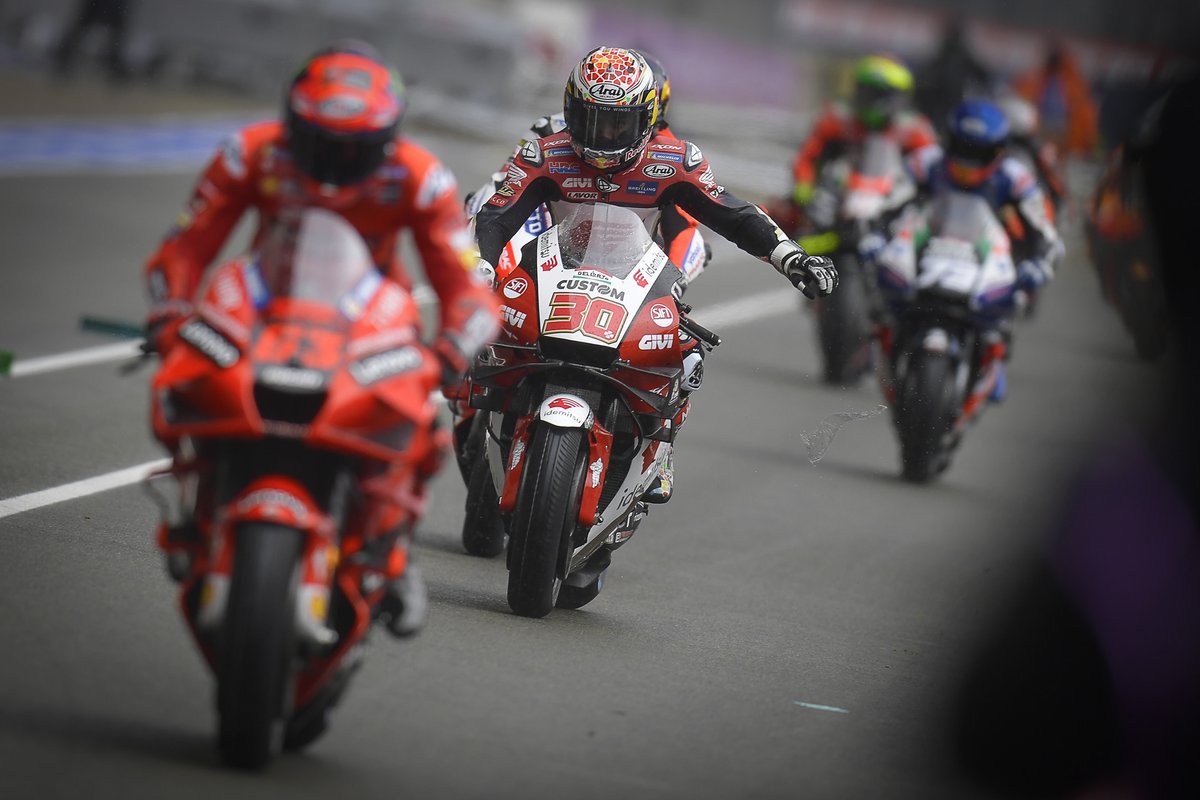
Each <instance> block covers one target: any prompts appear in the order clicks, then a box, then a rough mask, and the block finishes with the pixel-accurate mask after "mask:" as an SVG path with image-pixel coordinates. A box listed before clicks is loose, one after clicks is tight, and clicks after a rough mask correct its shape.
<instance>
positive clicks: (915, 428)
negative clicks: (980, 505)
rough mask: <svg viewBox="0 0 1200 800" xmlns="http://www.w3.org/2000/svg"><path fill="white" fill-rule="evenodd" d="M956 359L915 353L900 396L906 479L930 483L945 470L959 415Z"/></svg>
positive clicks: (902, 447)
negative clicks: (948, 449) (949, 435)
mask: <svg viewBox="0 0 1200 800" xmlns="http://www.w3.org/2000/svg"><path fill="white" fill-rule="evenodd" d="M954 381H955V374H954V362H953V361H952V360H951V359H950V357H949V356H947V355H945V354H942V353H928V352H924V351H921V352H917V353H915V354H913V356H912V358H911V360H910V362H909V365H908V369H907V370H906V371H905V376H904V382H903V385H902V386H901V390H900V391H901V395H900V409H899V410H900V415H899V429H900V461H901V464H902V474H903V477H904V479H905V480H908V481H913V482H916V483H927V482H929V481H931V480H933V478H934V477H935V476H936V475H937V474H938V473H939V472H941V471H942V469H944V468H945V465H946V459H947V458H948V457H949V453H948V452H947V448H946V439H947V438H948V434H949V433H950V430H951V428H952V427H953V425H954V419H955V416H956V415H957V411H958V404H957V397H958V391H957V389H956V387H955V383H954Z"/></svg>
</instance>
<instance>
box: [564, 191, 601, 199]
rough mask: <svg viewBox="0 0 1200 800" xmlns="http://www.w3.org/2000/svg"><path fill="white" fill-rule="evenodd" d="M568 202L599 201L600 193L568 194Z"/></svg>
mask: <svg viewBox="0 0 1200 800" xmlns="http://www.w3.org/2000/svg"><path fill="white" fill-rule="evenodd" d="M567 199H568V200H599V199H600V193H599V192H567Z"/></svg>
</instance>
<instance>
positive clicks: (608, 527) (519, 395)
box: [464, 204, 720, 617]
mask: <svg viewBox="0 0 1200 800" xmlns="http://www.w3.org/2000/svg"><path fill="white" fill-rule="evenodd" d="M680 277H681V274H680V271H679V270H678V269H677V268H676V267H675V266H674V264H672V263H671V261H670V260H669V259H668V258H667V255H666V253H664V252H663V251H662V249H661V248H659V247H658V246H657V245H656V244H655V243H654V241H653V240H652V239H651V237H650V235H649V233H648V232H647V230H646V227H645V225H644V224H643V221H642V219H641V218H640V217H639V216H638V215H637V214H636V213H634V212H633V211H631V210H629V209H626V208H621V207H617V206H610V205H604V204H580V205H574V206H571V207H570V208H569V210H568V212H567V213H566V215H565V218H564V219H563V220H562V221H561V222H560V223H559V224H558V225H555V226H554V227H552V228H550V229H549V230H547V231H546V232H544V233H542V234H541V235H539V236H538V237H537V238H536V240H534V241H531V242H529V243H528V244H527V245H525V247H524V248H523V249H522V252H521V254H520V259H519V263H518V264H517V266H516V268H515V269H514V270H513V271H512V272H511V273H510V274H508V275H507V276H504V277H501V278H500V281H499V283H498V285H497V291H498V292H499V293H500V295H501V300H502V302H503V303H504V307H503V314H504V327H503V329H502V331H501V340H500V341H498V342H497V343H496V344H494V345H493V346H492V347H491V348H490V349H489V351H488V353H487V356H486V357H485V359H484V360H483V363H481V364H480V365H478V366H477V367H476V368H475V369H474V370H473V371H472V374H471V383H472V388H471V395H470V403H471V406H472V407H473V408H476V409H480V410H481V411H482V412H486V413H478V414H476V415H475V422H474V424H475V426H476V431H475V433H476V434H477V435H478V436H479V441H480V446H479V447H478V449H477V450H476V451H475V452H476V453H478V454H479V456H478V457H477V458H476V459H475V462H474V464H473V469H472V471H471V475H470V477H469V481H468V502H467V511H468V513H467V518H466V521H465V523H464V544H467V543H469V542H473V543H474V544H475V545H476V546H477V549H476V550H473V552H482V551H485V550H487V549H488V548H489V547H490V548H493V549H494V551H495V552H498V551H499V549H501V548H503V537H504V536H505V535H506V534H507V536H508V537H509V544H508V570H509V579H508V602H509V605H510V606H511V607H512V609H513V611H514V612H516V613H517V614H520V615H523V616H529V617H542V616H545V615H546V614H548V613H549V612H550V611H551V609H553V608H554V607H555V606H556V605H557V606H558V607H565V608H579V607H580V606H583V605H584V604H586V603H588V602H590V601H591V600H592V599H594V598H595V597H596V596H597V594H599V592H600V589H601V587H602V585H603V580H604V574H605V571H606V570H607V568H608V565H609V563H610V557H611V553H612V551H613V550H615V549H616V548H618V547H619V546H621V545H622V544H623V543H624V542H625V541H627V540H628V539H629V537H630V536H631V535H632V534H633V532H634V530H635V529H636V528H637V526H638V524H639V523H640V522H641V520H642V518H643V517H644V516H645V514H646V506H645V504H644V503H642V502H641V499H642V497H643V495H645V493H646V491H647V490H648V489H649V488H650V486H651V485H652V483H653V482H654V481H655V480H656V479H657V477H658V470H659V467H660V466H661V465H662V464H663V463H664V461H665V460H666V458H667V455H668V453H669V445H670V443H671V442H672V441H673V440H674V438H675V436H676V434H677V432H678V430H679V426H680V424H681V423H682V422H683V419H684V418H685V416H686V414H687V408H688V401H687V396H686V392H685V391H684V387H683V379H684V370H683V366H682V361H683V356H682V353H681V350H680V334H681V333H684V334H686V335H689V336H691V337H692V338H694V339H697V340H699V341H700V342H702V343H703V345H702V346H707V347H709V348H711V347H715V346H716V345H718V344H719V343H720V340H719V339H718V337H717V336H716V335H714V334H713V333H711V332H710V331H707V330H705V329H704V328H702V327H700V326H699V325H697V324H695V323H693V322H691V321H690V320H688V319H687V317H686V316H685V315H684V312H685V311H686V310H687V306H686V305H683V304H682V303H679V302H678V301H677V300H676V298H675V297H674V296H673V294H672V289H673V287H675V285H676V283H677V282H678V281H679V280H680ZM468 549H469V550H472V548H471V547H470V546H468Z"/></svg>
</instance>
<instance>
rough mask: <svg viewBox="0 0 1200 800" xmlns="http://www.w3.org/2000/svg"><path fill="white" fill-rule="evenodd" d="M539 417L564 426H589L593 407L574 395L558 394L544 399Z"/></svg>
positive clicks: (539, 410)
mask: <svg viewBox="0 0 1200 800" xmlns="http://www.w3.org/2000/svg"><path fill="white" fill-rule="evenodd" d="M538 419H540V420H542V421H544V422H548V423H550V424H551V425H557V426H560V427H564V428H588V427H591V424H592V409H591V407H590V406H588V404H587V403H585V402H583V401H582V400H580V399H579V398H578V397H575V396H574V395H569V394H556V395H554V396H553V397H549V398H547V399H545V400H543V401H542V405H541V408H539V409H538Z"/></svg>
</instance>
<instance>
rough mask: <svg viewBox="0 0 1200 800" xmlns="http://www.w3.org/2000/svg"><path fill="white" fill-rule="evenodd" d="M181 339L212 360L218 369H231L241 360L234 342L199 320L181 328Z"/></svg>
mask: <svg viewBox="0 0 1200 800" xmlns="http://www.w3.org/2000/svg"><path fill="white" fill-rule="evenodd" d="M179 338H180V339H183V340H184V341H185V342H187V343H188V344H190V345H191V346H192V347H195V348H196V349H197V350H199V351H200V352H201V353H203V354H204V355H206V356H208V357H209V358H211V359H212V360H213V362H214V363H216V365H217V366H218V367H231V366H233V365H234V364H236V363H237V361H238V359H239V358H241V354H240V353H239V352H238V349H237V348H236V347H234V346H233V343H232V342H230V341H229V340H228V339H226V338H225V337H224V336H222V335H221V334H219V333H217V332H216V331H215V330H213V329H212V328H211V327H209V326H208V325H207V324H205V323H203V322H201V321H200V320H198V319H196V320H192V321H191V322H189V323H187V324H186V325H184V326H183V327H182V328H180V329H179Z"/></svg>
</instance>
